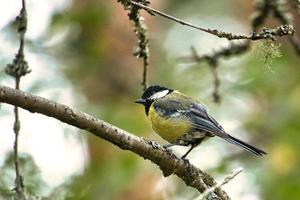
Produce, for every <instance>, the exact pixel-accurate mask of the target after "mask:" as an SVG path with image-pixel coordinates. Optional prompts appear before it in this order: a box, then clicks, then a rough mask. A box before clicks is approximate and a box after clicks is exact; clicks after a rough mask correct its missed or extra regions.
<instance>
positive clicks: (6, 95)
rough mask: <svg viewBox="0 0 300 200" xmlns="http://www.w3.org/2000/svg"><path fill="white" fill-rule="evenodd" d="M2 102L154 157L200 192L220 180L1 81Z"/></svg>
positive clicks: (166, 171)
mask: <svg viewBox="0 0 300 200" xmlns="http://www.w3.org/2000/svg"><path fill="white" fill-rule="evenodd" d="M0 102H3V103H8V104H11V105H14V106H18V107H21V108H23V109H25V110H28V111H30V112H32V113H35V112H36V113H40V114H43V115H46V116H49V117H53V118H55V119H57V120H60V121H62V122H64V123H67V124H69V125H71V126H75V127H78V128H80V129H82V130H86V131H88V132H90V133H92V134H94V135H96V136H97V137H100V138H102V139H105V140H106V141H109V142H111V143H113V144H115V145H117V146H118V147H120V148H121V149H124V150H129V151H131V152H134V153H136V154H137V155H139V156H141V157H143V158H145V159H148V160H151V161H152V162H153V163H155V164H157V165H158V166H159V168H160V169H161V171H162V173H163V175H164V176H169V175H171V174H174V175H177V176H178V177H180V178H181V179H182V180H183V181H184V182H185V184H186V185H188V186H191V187H193V188H195V189H197V190H198V191H199V192H200V193H202V192H204V191H205V190H206V189H208V188H210V187H212V186H214V185H216V184H217V183H216V182H215V181H214V179H213V178H212V177H211V176H210V175H209V174H207V173H206V172H204V171H202V170H200V169H198V168H196V167H195V166H194V165H192V164H190V163H189V162H188V161H187V160H183V159H180V158H177V157H176V156H175V155H174V154H172V153H170V152H169V151H166V150H165V149H164V148H163V147H161V146H160V145H159V144H157V143H156V142H153V141H148V140H145V139H143V138H140V137H137V136H135V135H134V134H131V133H129V132H126V131H124V130H122V129H120V128H118V127H116V126H113V125H111V124H109V123H107V122H104V121H102V120H100V119H96V118H94V117H92V116H90V115H88V114H86V113H83V112H81V111H78V110H76V109H73V108H70V107H68V106H66V105H63V104H59V103H56V102H54V101H51V100H48V99H45V98H42V97H38V96H35V95H32V94H29V93H26V92H23V91H20V90H15V89H13V88H9V87H6V86H3V85H0ZM214 194H215V195H216V196H217V197H218V198H217V199H219V200H220V199H221V200H228V199H230V198H229V197H228V195H227V194H226V193H225V192H224V191H223V190H222V189H221V188H216V190H215V192H214Z"/></svg>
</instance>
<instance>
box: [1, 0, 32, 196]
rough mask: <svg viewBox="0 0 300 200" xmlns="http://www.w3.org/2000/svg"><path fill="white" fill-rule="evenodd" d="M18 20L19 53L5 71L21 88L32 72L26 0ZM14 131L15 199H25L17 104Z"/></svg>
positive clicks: (23, 0)
mask: <svg viewBox="0 0 300 200" xmlns="http://www.w3.org/2000/svg"><path fill="white" fill-rule="evenodd" d="M16 22H17V24H18V30H17V31H18V33H19V34H20V39H19V40H20V45H19V50H18V53H17V54H16V56H15V58H14V60H13V62H12V63H11V64H8V65H6V68H5V72H6V74H8V75H10V76H12V77H14V79H15V89H16V90H20V81H21V77H22V76H25V75H26V74H28V73H30V69H29V67H28V64H27V62H26V60H25V58H24V57H25V56H24V43H25V33H26V30H27V13H26V5H25V0H22V8H21V11H20V14H19V15H18V16H17V17H16ZM14 116H15V121H14V127H13V130H14V133H15V141H14V164H15V173H16V178H15V187H14V189H13V190H14V191H15V197H14V198H15V199H16V200H23V199H25V195H24V185H23V178H22V176H21V173H20V165H19V156H18V146H19V145H18V144H19V135H20V127H21V122H20V120H19V109H18V107H17V106H15V107H14Z"/></svg>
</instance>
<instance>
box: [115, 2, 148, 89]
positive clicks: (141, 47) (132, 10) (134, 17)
mask: <svg viewBox="0 0 300 200" xmlns="http://www.w3.org/2000/svg"><path fill="white" fill-rule="evenodd" d="M139 1H140V2H141V3H142V4H141V5H149V4H150V2H149V1H148V0H139ZM118 2H121V3H122V4H123V7H124V9H125V10H129V13H128V17H129V20H130V21H131V22H132V24H133V26H134V32H135V34H136V37H137V39H138V47H137V48H136V49H135V51H134V53H133V55H134V56H136V57H137V58H143V76H142V83H141V84H142V86H143V90H144V91H145V90H146V88H147V87H148V83H147V71H148V66H149V64H150V50H149V39H148V34H147V30H148V27H147V25H146V24H145V23H144V19H143V17H142V16H141V14H140V8H139V7H137V6H134V5H132V4H128V2H127V0H118Z"/></svg>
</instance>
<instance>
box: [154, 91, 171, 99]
mask: <svg viewBox="0 0 300 200" xmlns="http://www.w3.org/2000/svg"><path fill="white" fill-rule="evenodd" d="M168 93H169V90H163V91H160V92H157V93H155V94H153V95H152V96H150V99H159V98H162V97H164V96H166V95H167V94H168Z"/></svg>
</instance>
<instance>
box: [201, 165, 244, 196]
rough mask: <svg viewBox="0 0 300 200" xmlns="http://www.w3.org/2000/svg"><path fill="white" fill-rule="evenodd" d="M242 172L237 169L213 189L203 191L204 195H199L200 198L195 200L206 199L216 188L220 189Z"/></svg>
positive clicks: (240, 169)
mask: <svg viewBox="0 0 300 200" xmlns="http://www.w3.org/2000/svg"><path fill="white" fill-rule="evenodd" d="M242 171H243V169H242V168H238V169H234V170H232V171H231V172H230V174H228V175H227V176H226V177H225V178H224V179H223V180H222V181H221V182H220V183H218V184H216V185H215V186H213V187H211V188H209V189H207V190H205V191H204V193H202V195H200V197H198V198H197V199H199V200H205V199H206V197H208V196H209V195H211V193H213V192H214V191H215V190H216V189H217V188H221V187H222V186H223V185H225V184H227V183H229V181H231V180H232V179H234V177H236V176H237V175H238V174H239V173H241V172H242Z"/></svg>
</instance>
